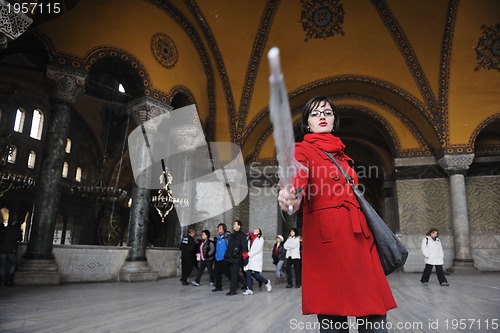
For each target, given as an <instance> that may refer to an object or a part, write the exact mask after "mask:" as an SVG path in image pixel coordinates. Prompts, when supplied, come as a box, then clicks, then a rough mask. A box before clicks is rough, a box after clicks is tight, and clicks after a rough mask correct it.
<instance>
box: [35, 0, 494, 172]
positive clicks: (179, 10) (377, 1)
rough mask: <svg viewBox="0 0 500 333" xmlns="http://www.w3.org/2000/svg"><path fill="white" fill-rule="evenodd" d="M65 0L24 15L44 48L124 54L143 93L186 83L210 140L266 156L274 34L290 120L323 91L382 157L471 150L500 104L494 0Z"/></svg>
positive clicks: (70, 53)
mask: <svg viewBox="0 0 500 333" xmlns="http://www.w3.org/2000/svg"><path fill="white" fill-rule="evenodd" d="M64 3H68V4H69V5H68V6H67V7H66V8H67V10H66V11H65V12H64V13H63V14H62V15H54V16H53V17H50V18H48V17H44V19H43V20H39V21H38V22H37V21H36V20H35V26H34V27H33V29H36V33H37V34H38V36H41V37H39V38H38V39H39V40H42V41H43V42H44V43H45V44H47V46H48V52H49V55H50V61H51V62H53V63H56V64H59V65H66V66H68V67H73V68H76V67H78V69H80V70H86V71H90V70H91V69H92V66H93V64H94V63H96V62H98V61H97V60H99V59H101V58H120V59H121V63H122V65H121V66H122V67H123V66H124V67H123V68H124V69H123V70H122V71H123V72H127V73H128V72H129V71H132V72H133V71H134V70H135V71H136V73H137V75H138V77H140V78H142V79H141V82H143V83H144V85H145V86H144V87H143V88H144V89H143V90H144V92H145V93H146V94H149V96H151V97H153V98H156V99H158V100H160V101H164V102H166V103H170V102H171V100H172V99H173V98H174V97H175V95H176V94H177V93H179V92H182V93H183V96H189V99H190V100H193V101H195V102H196V104H197V108H198V111H199V113H200V118H201V119H202V120H203V122H204V127H205V131H206V136H207V138H208V140H212V141H231V142H235V143H237V144H239V145H240V146H241V148H242V151H243V154H244V157H245V159H246V160H247V162H251V161H253V160H257V161H261V162H262V163H273V161H274V155H275V152H274V145H273V141H272V135H271V133H272V126H271V123H270V121H269V117H268V102H269V84H268V77H269V70H268V63H267V58H266V54H267V51H268V50H269V49H270V48H271V47H273V46H277V47H279V48H280V52H281V63H282V70H283V73H284V75H285V80H286V84H287V88H288V90H289V96H290V104H291V107H292V112H293V118H294V121H295V123H297V121H298V120H299V114H300V107H301V106H302V105H303V104H305V102H306V101H307V100H308V99H309V98H311V97H313V96H316V95H326V96H329V97H331V98H332V99H333V100H334V102H335V103H337V104H338V105H339V107H340V108H341V121H342V118H343V117H345V119H346V120H349V121H350V122H351V123H350V125H349V126H348V127H346V128H345V129H343V131H342V132H340V133H339V136H340V135H341V134H342V135H343V136H344V137H343V139H344V140H347V141H350V142H352V143H353V144H355V146H356V147H358V149H360V150H362V147H365V148H366V149H369V150H370V151H373V152H376V153H377V154H379V158H380V159H382V160H383V161H381V162H380V163H381V164H383V165H385V166H386V167H389V165H390V164H391V161H392V159H393V158H394V157H411V156H441V155H443V154H455V153H462V152H469V153H470V152H473V150H474V146H473V145H474V140H475V138H476V137H477V136H478V135H479V132H480V131H481V130H482V129H483V128H488V125H489V124H490V123H493V122H495V121H498V119H499V118H500V102H499V100H498V91H500V79H499V78H500V76H499V73H498V71H499V68H498V57H499V55H498V54H496V53H495V51H494V50H495V49H494V48H493V46H492V43H493V42H494V41H495V40H496V41H498V35H499V34H500V26H498V24H499V22H500V2H498V1H496V0H479V1H459V0H450V1H445V0H439V1H435V0H421V1H412V0H356V1H354V0H352V1H351V0H350V1H346V0H330V1H317V0H316V1H313V0H286V1H285V0H281V1H280V0H268V1H266V0H239V1H227V0H211V1H195V0H170V1H167V0H126V1H123V0H106V1H99V2H95V1H93V0H79V1H76V0H74V1H71V2H69V1H66V2H64ZM488 29H489V30H488ZM495 33H496V34H495ZM495 38H496V39H495ZM488 43H490V44H488ZM495 60H496V61H497V65H496V66H497V67H493V68H491V64H492V63H493V64H494V61H495ZM488 61H489V64H490V68H488V65H487V64H488ZM100 63H101V64H102V62H100ZM126 66H129V67H128V69H129V70H126V69H125V67H126ZM140 73H142V74H140ZM127 76H129V74H127ZM81 112H84V111H81ZM90 117H91V116H90ZM346 123H349V122H347V121H346ZM489 128H491V127H489ZM482 140H483V141H484V139H482ZM354 154H355V155H359V156H362V154H361V153H360V151H357V152H354Z"/></svg>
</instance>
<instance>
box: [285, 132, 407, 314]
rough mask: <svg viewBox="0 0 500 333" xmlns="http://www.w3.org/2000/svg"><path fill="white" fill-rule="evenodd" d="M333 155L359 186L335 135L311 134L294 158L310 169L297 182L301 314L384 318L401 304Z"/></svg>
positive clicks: (298, 147) (302, 143)
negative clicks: (300, 212)
mask: <svg viewBox="0 0 500 333" xmlns="http://www.w3.org/2000/svg"><path fill="white" fill-rule="evenodd" d="M320 148H321V149H323V150H326V151H329V152H332V153H333V154H334V155H335V156H336V158H337V159H338V160H339V162H340V164H341V165H342V167H343V168H344V169H345V170H347V172H348V173H349V175H350V176H351V177H352V179H354V181H355V182H356V184H357V182H358V178H357V176H356V173H355V171H354V170H353V169H352V168H351V167H349V164H348V161H349V160H350V158H349V157H347V156H346V155H345V154H344V152H343V148H344V145H343V144H342V142H341V141H340V139H338V138H337V137H335V136H333V135H330V134H307V135H306V136H305V137H304V141H303V142H300V143H297V144H296V146H295V149H296V152H295V158H296V159H297V161H299V163H301V164H303V165H305V166H306V167H307V168H308V174H307V175H306V174H304V173H303V172H301V173H300V174H299V175H298V177H297V178H296V179H295V187H296V188H299V187H301V188H302V189H303V190H304V195H305V196H304V200H303V205H302V207H303V225H302V236H303V241H302V312H303V314H305V315H307V314H328V315H339V316H368V315H382V314H385V313H386V311H387V310H390V309H392V308H395V307H396V306H397V305H396V302H395V300H394V298H393V296H392V292H391V289H390V287H389V284H388V282H387V279H386V277H385V275H384V272H383V270H382V266H381V264H380V260H379V257H378V253H377V250H376V247H375V245H374V242H373V237H372V234H371V231H370V229H369V228H368V225H367V224H366V220H365V217H364V215H363V212H362V211H361V209H360V207H359V204H358V202H357V200H356V197H355V196H354V194H353V193H352V190H351V189H350V186H349V185H348V184H347V183H346V180H345V178H344V177H343V175H342V173H341V171H339V170H338V168H337V167H336V166H335V164H333V162H332V161H331V160H330V159H329V157H328V156H327V155H326V154H325V153H323V152H322V151H321V150H320Z"/></svg>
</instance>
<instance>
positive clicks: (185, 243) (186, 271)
mask: <svg viewBox="0 0 500 333" xmlns="http://www.w3.org/2000/svg"><path fill="white" fill-rule="evenodd" d="M179 249H180V250H181V265H182V276H181V282H182V284H183V285H185V286H187V285H188V284H189V283H188V282H187V279H188V277H189V276H190V275H191V272H192V271H193V265H194V260H195V254H196V250H195V246H194V229H193V228H189V229H188V233H187V235H186V236H184V237H183V238H182V241H181V245H180V246H179Z"/></svg>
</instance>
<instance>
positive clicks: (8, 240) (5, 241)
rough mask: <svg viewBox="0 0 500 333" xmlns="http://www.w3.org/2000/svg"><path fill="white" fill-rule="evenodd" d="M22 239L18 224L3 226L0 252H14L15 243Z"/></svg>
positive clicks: (15, 249) (15, 248)
mask: <svg viewBox="0 0 500 333" xmlns="http://www.w3.org/2000/svg"><path fill="white" fill-rule="evenodd" d="M22 240H23V232H22V231H21V228H20V226H19V225H18V224H14V225H10V224H9V225H8V226H6V227H4V228H3V231H2V236H1V240H0V253H16V251H17V243H18V242H20V241H22Z"/></svg>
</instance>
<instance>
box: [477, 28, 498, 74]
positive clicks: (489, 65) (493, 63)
mask: <svg viewBox="0 0 500 333" xmlns="http://www.w3.org/2000/svg"><path fill="white" fill-rule="evenodd" d="M481 30H482V31H483V35H482V36H481V37H480V38H479V41H478V43H477V46H476V47H475V48H474V49H475V50H476V56H477V65H476V67H475V68H474V70H475V71H478V70H479V69H481V68H485V69H496V70H497V71H500V24H496V25H494V26H487V25H484V24H483V25H481Z"/></svg>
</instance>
